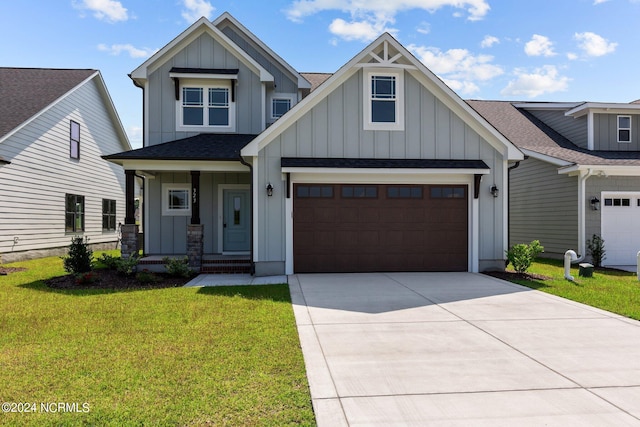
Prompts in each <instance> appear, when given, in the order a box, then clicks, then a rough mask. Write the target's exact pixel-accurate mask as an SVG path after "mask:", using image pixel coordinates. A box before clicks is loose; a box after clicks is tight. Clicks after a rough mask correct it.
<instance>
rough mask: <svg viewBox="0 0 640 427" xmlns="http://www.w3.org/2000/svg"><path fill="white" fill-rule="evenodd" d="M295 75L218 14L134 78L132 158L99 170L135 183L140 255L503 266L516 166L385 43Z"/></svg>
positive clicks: (266, 268)
mask: <svg viewBox="0 0 640 427" xmlns="http://www.w3.org/2000/svg"><path fill="white" fill-rule="evenodd" d="M307 76H309V77H310V80H314V81H313V87H312V82H310V81H309V80H307V79H305V78H304V76H303V75H301V74H300V73H298V72H297V71H295V70H294V69H293V68H292V67H291V66H290V65H288V64H287V63H286V62H285V61H284V60H283V59H281V58H280V57H279V56H278V55H277V54H275V52H273V51H272V50H271V49H270V48H269V47H267V46H265V45H264V44H263V43H262V42H261V41H260V40H259V39H257V38H256V37H255V36H254V35H253V34H252V33H250V32H249V31H248V30H247V29H246V28H244V27H243V26H242V25H241V24H240V23H239V22H238V21H237V20H235V18H233V17H232V16H231V15H229V14H228V13H225V14H223V15H222V16H220V17H219V18H217V19H216V20H214V21H213V22H209V21H208V20H206V19H204V18H202V19H200V20H199V21H197V22H196V23H195V24H193V25H192V26H191V27H189V28H188V29H187V30H186V31H185V32H183V33H182V34H180V35H179V36H178V37H177V38H176V39H174V40H173V41H171V42H170V43H169V44H168V45H167V46H165V47H164V48H162V49H161V50H160V51H159V52H157V53H156V54H155V55H154V56H152V57H151V58H149V60H147V61H146V62H145V63H144V64H142V65H141V66H140V67H138V68H137V69H136V70H134V71H133V72H132V74H131V78H132V79H133V81H134V84H136V85H137V86H139V87H141V88H143V91H144V103H145V104H144V105H145V108H144V123H145V132H144V147H143V148H141V149H138V150H132V151H129V152H124V153H119V154H115V155H110V156H106V157H105V158H107V159H108V160H110V161H112V162H114V163H117V164H120V165H122V166H123V167H124V169H125V174H126V176H127V183H128V186H130V185H129V184H130V183H131V182H133V177H134V176H135V175H141V176H145V177H146V179H145V185H146V189H145V200H146V203H145V209H144V223H145V227H146V228H145V253H146V255H148V256H149V257H152V256H153V255H160V256H166V255H184V254H188V256H189V261H190V263H191V265H192V267H193V268H195V269H200V270H201V271H208V270H207V269H208V268H212V267H211V263H216V262H217V263H232V262H233V261H234V260H237V259H240V260H242V259H243V257H244V258H246V259H247V260H248V261H249V263H250V266H251V269H252V272H254V273H255V274H256V275H271V274H291V273H298V272H364V271H482V270H486V269H494V268H504V251H505V249H506V248H507V194H508V191H507V186H508V181H507V178H508V173H507V171H508V167H509V165H510V164H512V163H513V162H516V161H519V160H522V159H523V158H524V156H523V154H522V153H521V152H520V151H519V150H518V149H517V148H516V147H515V146H514V145H513V144H512V143H511V142H510V141H509V140H508V139H507V138H505V137H504V136H503V135H502V134H500V133H499V132H498V131H496V129H495V128H493V127H492V126H491V125H490V124H489V123H488V122H487V121H486V120H485V119H484V118H483V117H481V116H480V115H479V114H478V113H477V112H476V111H475V110H473V109H472V108H470V107H469V105H468V104H466V103H465V102H464V101H463V100H462V99H460V98H459V97H458V95H456V94H455V93H454V92H453V91H452V90H451V89H450V88H449V87H447V86H446V85H445V84H444V83H443V82H442V81H441V80H440V79H438V78H437V77H436V76H435V75H434V74H433V73H431V71H429V70H428V69H427V68H425V66H424V65H423V64H422V63H420V62H419V61H418V60H417V59H416V58H415V57H413V56H412V55H411V54H410V53H409V52H408V51H407V50H406V49H405V48H404V47H403V46H402V45H401V44H400V43H398V42H397V41H396V40H395V39H394V38H393V37H392V36H390V35H389V34H383V35H381V36H380V37H379V38H378V39H377V40H376V41H374V42H373V43H371V44H370V45H369V46H367V47H366V48H365V49H364V50H363V51H362V52H360V53H359V54H358V55H356V56H355V57H354V58H353V59H351V60H350V61H348V62H347V63H346V64H345V65H344V66H343V67H342V68H340V69H339V70H338V71H337V72H336V73H335V74H333V75H331V76H329V75H324V74H320V75H312V74H307ZM320 83H321V84H320ZM311 89H313V90H311ZM127 200H128V201H129V202H128V203H127V212H128V213H127V214H126V222H127V224H128V226H127V227H126V232H131V233H132V234H135V232H136V229H135V226H134V225H133V223H132V215H131V213H130V212H131V211H132V207H131V204H132V203H131V200H132V199H131V198H128V199H127ZM134 240H135V239H131V242H134ZM134 250H135V248H134ZM225 265H227V264H225Z"/></svg>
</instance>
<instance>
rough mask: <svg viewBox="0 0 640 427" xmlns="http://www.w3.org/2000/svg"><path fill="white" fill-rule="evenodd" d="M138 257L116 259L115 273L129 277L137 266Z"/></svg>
mask: <svg viewBox="0 0 640 427" xmlns="http://www.w3.org/2000/svg"><path fill="white" fill-rule="evenodd" d="M138 261H139V259H138V257H136V256H133V255H131V256H130V257H129V258H127V259H124V258H117V261H116V271H117V272H118V274H121V275H123V276H131V275H132V274H133V273H135V272H136V267H137V266H138Z"/></svg>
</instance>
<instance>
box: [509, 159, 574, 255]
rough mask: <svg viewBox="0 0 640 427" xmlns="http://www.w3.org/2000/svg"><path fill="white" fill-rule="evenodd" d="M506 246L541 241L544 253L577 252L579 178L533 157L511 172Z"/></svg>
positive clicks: (561, 253)
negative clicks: (561, 173)
mask: <svg viewBox="0 0 640 427" xmlns="http://www.w3.org/2000/svg"><path fill="white" fill-rule="evenodd" d="M510 182H511V188H510V201H509V207H510V210H511V215H510V222H511V225H510V233H509V234H510V235H509V245H510V246H512V245H514V244H518V243H529V242H531V241H532V240H540V243H541V244H542V246H544V250H545V252H544V254H543V255H542V256H548V257H552V258H558V257H561V256H562V255H563V254H564V253H565V252H566V251H567V250H569V249H573V250H576V251H577V250H578V247H577V246H578V178H577V177H570V176H567V175H559V174H558V167H557V166H554V165H552V164H550V163H547V162H543V161H541V160H537V159H534V158H529V159H527V160H524V161H522V162H521V163H520V166H519V167H517V168H516V169H513V170H512V171H511V179H510Z"/></svg>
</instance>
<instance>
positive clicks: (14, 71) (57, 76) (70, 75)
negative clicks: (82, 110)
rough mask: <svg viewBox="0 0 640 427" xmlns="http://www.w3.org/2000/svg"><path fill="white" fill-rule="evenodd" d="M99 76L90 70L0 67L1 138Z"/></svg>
mask: <svg viewBox="0 0 640 427" xmlns="http://www.w3.org/2000/svg"><path fill="white" fill-rule="evenodd" d="M96 72H97V70H90V69H87V70H84V69H52V68H5V67H0V137H2V136H4V135H6V134H7V133H9V132H10V131H12V130H13V129H15V128H16V127H18V126H19V125H20V124H22V123H24V122H25V121H26V120H28V119H29V118H31V117H33V116H34V115H35V114H37V113H38V112H39V111H41V110H43V109H44V108H45V107H47V106H48V105H50V104H51V103H52V102H54V101H55V100H56V99H58V98H60V97H61V96H62V95H64V94H65V93H67V92H69V91H70V90H71V89H73V88H74V87H76V86H77V85H78V84H80V83H82V82H83V81H84V80H86V79H87V78H89V77H90V76H91V75H93V74H94V73H96Z"/></svg>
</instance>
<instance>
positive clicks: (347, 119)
mask: <svg viewBox="0 0 640 427" xmlns="http://www.w3.org/2000/svg"><path fill="white" fill-rule="evenodd" d="M362 79H363V72H362V70H359V71H357V72H356V73H355V74H354V75H352V76H351V77H349V78H348V79H347V80H346V81H345V82H344V83H343V84H342V85H341V86H339V87H338V88H336V89H335V90H334V91H332V92H331V93H330V94H329V95H328V96H327V97H326V98H325V99H323V100H321V101H320V102H319V103H318V104H317V105H316V106H314V107H313V108H312V109H311V110H310V111H309V112H308V113H306V114H305V115H304V116H303V117H301V118H300V119H299V120H297V121H296V123H294V124H292V125H291V126H290V127H289V128H287V129H286V130H284V131H283V132H282V134H280V135H279V136H278V137H276V138H275V139H274V140H273V141H272V142H271V143H270V144H269V145H267V147H265V148H264V149H263V150H262V151H261V152H260V154H259V158H258V168H257V169H258V188H264V186H265V185H267V183H269V182H271V183H272V184H273V185H274V186H275V185H276V183H278V186H277V187H276V191H277V189H278V188H282V190H281V191H284V189H285V188H286V186H285V184H284V182H283V181H282V172H281V166H280V158H281V157H317V158H375V159H402V158H407V159H466V160H478V159H480V160H483V161H484V162H485V163H486V164H487V165H488V166H489V168H490V169H491V174H489V175H486V176H484V177H483V180H482V183H481V190H480V193H481V196H480V198H479V204H480V206H479V210H480V218H479V228H480V230H481V231H480V235H481V236H480V242H479V255H480V256H479V257H480V262H481V268H482V263H483V260H484V261H487V263H491V262H495V260H502V259H504V254H503V252H502V251H503V240H504V233H503V227H502V224H503V211H504V209H503V205H502V203H503V200H504V199H503V198H499V199H494V198H493V197H490V194H489V188H490V187H491V185H492V184H494V183H495V184H497V185H498V186H499V187H502V182H503V177H504V174H505V173H506V170H505V169H506V168H505V164H504V162H503V160H502V155H501V154H500V153H498V152H496V150H495V149H494V148H493V147H491V145H489V143H488V142H486V141H485V140H484V139H482V138H481V137H480V135H478V134H477V133H476V132H475V131H474V130H472V129H471V128H470V127H469V126H467V125H466V124H465V123H464V121H463V120H462V119H461V118H460V117H458V116H457V115H456V114H455V113H453V112H452V111H451V110H450V109H449V108H447V107H446V106H445V105H444V104H443V103H442V102H441V101H439V100H438V99H437V98H436V97H435V96H434V95H433V94H432V93H431V92H430V91H429V90H428V89H427V88H425V87H424V86H423V85H422V84H421V83H419V82H418V81H417V80H416V79H415V78H413V77H412V76H411V75H410V74H409V73H405V81H404V88H405V90H404V94H403V98H404V102H405V130H404V131H371V130H364V129H363V101H362V99H363V98H362V97H363V82H362ZM381 173H384V172H381ZM428 179H429V178H428V177H426V178H424V180H425V181H424V183H427V182H428V181H427V180H428ZM469 191H471V192H472V191H473V188H470V189H469ZM263 193H264V192H261V191H259V192H258V197H259V201H258V203H259V204H260V205H262V204H263V203H264V206H267V209H266V211H265V212H264V213H262V214H261V215H260V217H259V221H260V222H259V224H258V233H259V236H258V241H259V246H258V256H259V259H258V260H259V261H277V260H284V258H285V253H284V252H285V242H284V241H283V237H282V236H284V235H285V233H284V232H285V228H284V227H285V214H284V213H285V205H284V203H285V201H284V199H282V201H280V202H278V203H276V201H277V200H276V198H275V197H273V198H272V199H273V200H266V199H267V197H266V196H265V195H264V194H263ZM267 257H268V258H267Z"/></svg>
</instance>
